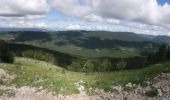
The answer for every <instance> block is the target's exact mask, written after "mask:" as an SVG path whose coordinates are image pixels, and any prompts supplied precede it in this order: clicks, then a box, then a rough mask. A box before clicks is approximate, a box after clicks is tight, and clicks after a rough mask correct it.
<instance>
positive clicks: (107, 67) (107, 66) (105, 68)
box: [99, 59, 112, 71]
mask: <svg viewBox="0 0 170 100" xmlns="http://www.w3.org/2000/svg"><path fill="white" fill-rule="evenodd" d="M100 66H101V67H99V71H110V70H111V69H112V63H111V62H110V61H109V60H108V59H105V60H103V62H102V64H101V65H100Z"/></svg>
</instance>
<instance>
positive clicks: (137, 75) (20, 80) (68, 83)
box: [0, 58, 170, 94]
mask: <svg viewBox="0 0 170 100" xmlns="http://www.w3.org/2000/svg"><path fill="white" fill-rule="evenodd" d="M169 65H170V62H167V63H164V64H162V65H161V64H158V65H154V66H150V67H148V68H143V69H140V70H126V71H117V72H107V73H97V72H96V73H91V74H89V75H85V74H84V73H78V72H70V71H66V70H64V69H61V68H60V67H56V66H53V65H50V64H48V63H46V62H42V61H36V60H31V59H26V58H16V61H15V63H14V64H12V65H11V64H3V63H0V68H3V69H5V70H7V71H8V72H9V73H11V74H16V76H17V78H16V79H15V80H14V81H12V82H11V84H16V86H18V87H21V86H27V85H28V86H36V87H40V86H43V87H44V88H47V89H49V90H50V91H55V92H56V93H63V94H72V93H78V92H79V91H78V90H77V88H76V87H75V84H74V83H75V82H79V81H80V80H82V81H84V82H85V84H84V85H85V87H86V88H90V87H95V88H96V87H98V88H104V89H105V90H110V87H111V86H113V85H118V84H120V85H124V84H127V83H129V82H132V83H141V82H143V81H144V80H146V79H148V78H152V77H154V76H155V75H157V74H160V73H162V72H165V71H166V72H170V66H169Z"/></svg>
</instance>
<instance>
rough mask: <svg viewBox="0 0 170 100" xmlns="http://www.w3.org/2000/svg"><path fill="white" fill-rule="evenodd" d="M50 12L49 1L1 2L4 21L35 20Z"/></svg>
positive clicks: (0, 14)
mask: <svg viewBox="0 0 170 100" xmlns="http://www.w3.org/2000/svg"><path fill="white" fill-rule="evenodd" d="M48 10H49V5H48V3H47V0H0V16H1V18H2V19H10V18H12V19H13V18H14V19H17V18H20V19H22V18H26V19H32V18H33V19H34V18H39V17H40V16H42V15H43V14H45V13H47V12H48Z"/></svg>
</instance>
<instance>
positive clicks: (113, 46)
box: [0, 31, 160, 58]
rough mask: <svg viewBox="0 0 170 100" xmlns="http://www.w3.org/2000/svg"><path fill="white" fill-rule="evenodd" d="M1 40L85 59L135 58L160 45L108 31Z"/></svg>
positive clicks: (26, 34)
mask: <svg viewBox="0 0 170 100" xmlns="http://www.w3.org/2000/svg"><path fill="white" fill-rule="evenodd" d="M0 38H1V39H4V40H8V41H10V42H12V43H22V44H29V45H34V46H38V47H43V48H48V49H52V50H56V51H59V52H63V53H68V54H71V55H76V56H83V57H118V58H120V57H134V56H143V55H142V53H143V52H152V51H155V50H157V48H158V47H159V46H160V44H159V43H156V42H154V41H152V39H149V38H148V37H147V36H143V35H140V34H135V33H130V32H107V31H58V32H42V31H16V32H14V31H13V32H2V33H0Z"/></svg>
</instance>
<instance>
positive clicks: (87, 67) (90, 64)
mask: <svg viewBox="0 0 170 100" xmlns="http://www.w3.org/2000/svg"><path fill="white" fill-rule="evenodd" d="M83 70H84V72H86V73H91V72H93V70H94V64H93V62H92V61H90V60H88V61H86V63H85V64H84V67H83Z"/></svg>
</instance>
